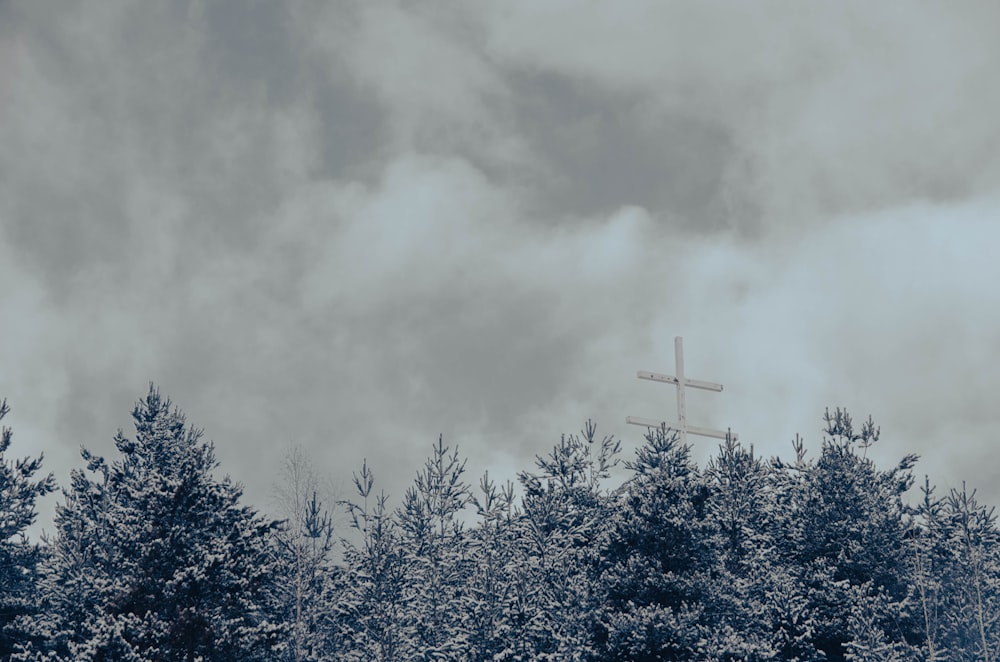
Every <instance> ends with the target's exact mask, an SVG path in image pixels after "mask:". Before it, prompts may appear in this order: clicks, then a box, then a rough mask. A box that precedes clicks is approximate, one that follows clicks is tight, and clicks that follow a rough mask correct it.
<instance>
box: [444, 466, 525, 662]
mask: <svg viewBox="0 0 1000 662" xmlns="http://www.w3.org/2000/svg"><path fill="white" fill-rule="evenodd" d="M473 501H474V503H475V505H476V511H477V513H478V515H479V522H478V523H477V526H476V527H475V528H473V529H472V530H471V531H469V543H468V544H469V553H470V557H471V559H472V565H471V567H470V570H469V575H468V578H467V582H468V584H467V586H466V588H465V591H464V593H463V596H462V599H463V603H462V605H461V609H460V612H461V614H462V615H463V622H464V629H465V636H466V638H467V642H468V643H467V659H470V660H507V659H515V658H516V655H515V651H517V650H518V649H519V648H521V647H522V646H523V642H522V638H521V635H522V633H523V625H524V623H525V621H526V620H527V619H526V617H525V614H526V613H527V612H529V611H530V607H528V605H527V603H528V602H529V600H526V599H525V598H527V594H528V591H527V590H526V588H527V587H525V586H524V585H523V584H519V583H518V578H519V577H521V576H522V573H520V572H519V568H520V567H521V565H522V562H523V559H524V558H525V557H524V554H523V545H522V544H521V539H520V536H519V534H520V530H521V529H520V528H519V526H518V525H519V523H520V519H521V513H520V511H519V510H518V509H517V507H516V505H515V503H514V485H513V483H511V482H510V481H508V482H507V483H506V484H504V485H503V486H501V487H499V488H498V487H497V485H496V483H495V482H494V481H493V480H491V479H490V477H489V473H488V472H487V473H484V474H483V477H482V479H481V480H480V482H479V494H477V495H475V496H474V497H473Z"/></svg>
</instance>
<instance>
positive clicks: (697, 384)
mask: <svg viewBox="0 0 1000 662" xmlns="http://www.w3.org/2000/svg"><path fill="white" fill-rule="evenodd" d="M674 361H675V362H676V363H677V376H676V377H672V376H670V375H661V374H660V373H658V372H646V371H645V370H640V371H639V379H648V380H650V381H654V382H663V383H664V384H674V385H675V386H676V387H677V419H678V422H677V423H667V422H666V421H654V420H652V419H649V418H639V417H637V416H627V417H626V418H625V422H626V423H631V424H632V425H642V426H645V427H647V428H659V427H664V426H665V427H667V428H669V429H671V430H677V431H678V432H679V433H680V436H681V443H682V444H685V445H686V444H687V435H688V432H690V433H691V434H697V435H700V436H702V437H713V438H715V439H725V438H726V435H727V433H726V432H722V431H721V430H712V429H710V428H701V427H697V426H694V425H688V424H687V414H686V413H685V411H684V387H686V386H690V387H691V388H700V389H704V390H706V391H715V392H717V393H718V392H720V391H722V384H714V383H712V382H703V381H701V380H698V379H688V378H686V377H685V376H684V339H683V338H681V337H680V336H677V337H676V338H674ZM732 437H733V439H734V440H735V439H736V438H737V437H736V435H735V434H734V435H732Z"/></svg>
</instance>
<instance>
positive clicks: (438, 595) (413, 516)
mask: <svg viewBox="0 0 1000 662" xmlns="http://www.w3.org/2000/svg"><path fill="white" fill-rule="evenodd" d="M464 472H465V461H463V460H459V456H458V450H457V449H456V450H454V451H452V452H451V453H449V448H448V447H447V446H445V445H444V440H443V438H441V437H438V443H437V445H436V446H434V448H433V452H432V454H431V457H430V458H429V459H428V460H427V462H426V463H425V464H424V468H423V469H422V470H421V471H419V472H417V477H416V480H415V481H414V484H413V486H412V487H410V488H409V489H408V490H407V491H406V494H405V495H404V497H403V507H402V509H401V510H400V511H399V514H398V520H399V523H400V529H401V531H402V533H403V544H404V549H405V550H406V552H405V562H406V565H407V568H408V569H409V572H408V573H407V580H408V581H407V582H406V585H405V586H406V588H405V598H406V602H407V605H408V609H407V615H408V616H409V618H408V619H407V620H408V631H409V632H410V633H411V637H412V645H413V647H414V649H415V650H416V656H415V657H414V658H413V659H425V660H431V659H442V658H445V659H455V658H457V657H460V656H462V655H463V654H464V652H465V651H466V649H467V647H468V641H467V637H466V632H465V627H464V626H465V623H464V622H463V621H464V619H463V615H462V612H461V606H462V603H463V597H464V596H463V591H464V589H465V586H466V584H467V580H468V575H469V572H470V569H471V566H472V561H471V559H470V549H469V539H468V536H467V535H466V532H465V530H464V527H463V524H462V521H461V520H460V519H459V514H460V513H461V511H462V510H463V509H464V508H465V506H466V505H467V504H468V503H469V501H470V499H471V494H470V492H469V487H468V485H466V483H465V482H464V481H463V480H462V474H463V473H464Z"/></svg>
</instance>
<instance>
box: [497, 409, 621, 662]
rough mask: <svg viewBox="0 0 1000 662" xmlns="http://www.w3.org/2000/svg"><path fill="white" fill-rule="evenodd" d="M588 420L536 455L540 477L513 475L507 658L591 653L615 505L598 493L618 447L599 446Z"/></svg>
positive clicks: (607, 441)
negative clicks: (512, 636) (515, 557)
mask: <svg viewBox="0 0 1000 662" xmlns="http://www.w3.org/2000/svg"><path fill="white" fill-rule="evenodd" d="M596 434H597V426H596V425H595V424H594V423H593V422H592V421H590V420H588V421H587V422H586V423H585V424H584V428H583V430H581V434H580V435H563V436H562V437H561V438H560V440H559V443H558V444H556V445H555V446H554V447H553V449H552V451H551V453H549V455H547V456H544V457H543V456H539V457H536V460H535V465H536V467H537V469H538V473H533V472H522V473H521V474H519V476H518V477H519V479H520V482H521V485H522V487H523V489H524V492H525V494H524V498H523V499H522V511H523V517H522V518H521V519H520V521H519V529H520V537H521V538H522V543H521V544H522V546H523V552H522V554H523V555H524V556H523V561H522V562H521V563H520V564H519V565H518V566H517V572H516V573H515V575H514V578H513V582H514V587H515V590H516V595H517V600H516V602H515V605H516V611H515V613H516V614H517V627H518V629H519V630H520V632H519V645H518V647H517V649H516V651H515V652H514V653H513V656H512V658H510V659H545V660H567V659H570V660H580V659H588V658H590V657H592V656H593V655H594V654H595V649H594V646H593V640H594V628H595V626H596V615H597V609H598V607H599V605H601V604H602V603H603V601H604V593H603V590H602V587H601V584H600V582H599V581H598V573H599V571H600V563H599V556H598V554H599V548H600V546H601V544H602V543H601V541H602V540H603V539H604V537H605V536H606V533H607V525H608V523H609V522H610V521H611V513H612V510H613V502H612V498H611V495H610V494H608V493H607V492H606V491H605V490H604V489H603V488H602V481H604V480H605V479H606V478H608V476H609V473H610V470H611V469H612V468H613V467H614V466H615V465H616V464H617V462H618V459H617V455H618V453H619V451H620V448H621V446H620V443H619V442H617V441H615V440H614V438H613V437H610V436H605V437H604V438H603V439H601V441H600V442H598V441H597V436H596Z"/></svg>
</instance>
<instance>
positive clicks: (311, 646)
mask: <svg viewBox="0 0 1000 662" xmlns="http://www.w3.org/2000/svg"><path fill="white" fill-rule="evenodd" d="M320 489H321V485H320V479H319V477H318V475H317V474H316V472H315V471H314V470H313V469H312V464H311V463H310V462H309V460H308V458H307V457H306V456H305V454H304V453H303V451H302V450H301V449H300V448H293V449H291V450H289V451H288V453H287V454H286V456H285V461H284V466H283V470H282V475H281V482H280V483H279V484H277V485H276V486H275V492H276V497H277V502H278V506H279V508H280V510H281V515H282V516H284V517H285V519H284V521H283V523H282V527H281V528H280V529H279V530H278V531H277V532H276V534H275V536H274V542H275V546H276V548H277V552H278V556H279V558H280V560H281V562H282V571H281V572H282V575H283V581H281V582H279V595H280V598H281V601H282V603H283V606H284V611H285V614H286V617H285V618H286V620H287V621H288V622H289V623H290V626H291V632H290V636H289V643H288V647H287V651H286V658H287V659H289V660H294V661H295V662H299V661H302V660H320V659H324V656H325V650H326V648H328V647H330V646H331V645H332V644H331V642H330V641H329V639H330V637H331V636H333V633H332V632H331V631H330V628H329V627H328V625H329V623H328V621H327V619H326V618H325V614H326V613H327V612H329V611H330V609H331V606H330V605H329V604H327V602H326V601H327V598H328V597H330V593H331V590H332V586H331V585H330V580H331V571H332V565H333V559H332V553H333V546H334V545H333V543H334V537H333V535H334V531H333V515H332V514H331V513H330V511H329V510H328V509H327V508H326V506H325V505H324V503H323V501H322V499H321V498H320V496H319V491H320Z"/></svg>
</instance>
